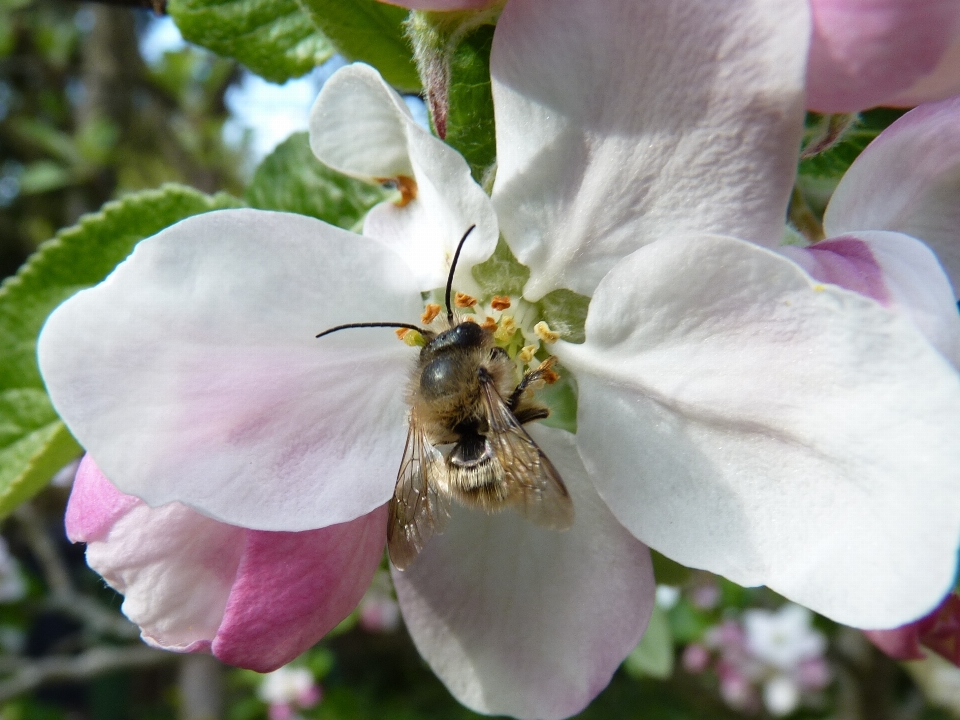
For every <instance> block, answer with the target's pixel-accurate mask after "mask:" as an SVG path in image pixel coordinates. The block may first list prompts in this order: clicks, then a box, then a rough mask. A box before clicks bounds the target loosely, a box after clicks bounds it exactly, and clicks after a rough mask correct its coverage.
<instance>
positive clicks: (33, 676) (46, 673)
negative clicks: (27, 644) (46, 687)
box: [0, 645, 178, 702]
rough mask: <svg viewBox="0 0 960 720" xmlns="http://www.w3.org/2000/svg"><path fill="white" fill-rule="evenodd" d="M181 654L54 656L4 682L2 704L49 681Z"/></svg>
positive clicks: (145, 650) (138, 650)
mask: <svg viewBox="0 0 960 720" xmlns="http://www.w3.org/2000/svg"><path fill="white" fill-rule="evenodd" d="M177 657H178V656H177V655H175V654H174V653H169V652H166V651H164V650H156V649H154V648H151V647H146V646H143V645H141V646H132V647H96V648H92V649H90V650H87V651H86V652H83V653H81V654H80V655H76V656H72V657H50V658H43V659H41V660H36V661H34V662H29V663H27V664H24V665H22V666H21V667H20V668H19V669H17V671H16V672H14V673H13V675H12V676H11V677H9V678H7V679H6V680H4V681H3V682H0V702H5V701H7V700H9V699H10V698H12V697H15V696H17V695H20V694H21V693H25V692H29V691H30V690H34V689H36V688H38V687H39V686H40V685H43V684H44V683H48V682H56V681H60V682H63V681H68V680H86V679H88V678H91V677H94V676H96V675H100V674H102V673H106V672H110V671H113V670H125V669H128V668H142V667H150V666H152V665H160V664H163V663H168V662H171V661H173V660H176V659H177Z"/></svg>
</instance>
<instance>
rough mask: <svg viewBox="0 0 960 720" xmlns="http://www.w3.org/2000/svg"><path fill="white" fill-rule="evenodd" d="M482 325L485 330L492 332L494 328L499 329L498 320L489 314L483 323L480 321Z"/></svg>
mask: <svg viewBox="0 0 960 720" xmlns="http://www.w3.org/2000/svg"><path fill="white" fill-rule="evenodd" d="M480 327H482V328H483V329H484V330H489V331H490V332H493V331H494V330H496V329H497V321H496V320H494V319H493V318H492V317H490V316H489V315H487V319H486V320H484V321H483V322H482V323H480Z"/></svg>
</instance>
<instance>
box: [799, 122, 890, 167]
mask: <svg viewBox="0 0 960 720" xmlns="http://www.w3.org/2000/svg"><path fill="white" fill-rule="evenodd" d="M903 113H904V111H903V110H893V109H890V108H877V109H875V110H869V111H867V112H865V113H861V115H860V118H859V120H858V121H857V123H856V124H855V125H854V126H853V127H852V128H851V129H850V130H848V131H847V132H846V133H844V135H843V137H842V138H841V139H840V141H839V142H837V144H836V145H834V146H833V147H831V148H830V149H829V150H826V151H824V152H822V153H820V154H819V155H814V156H813V157H811V158H807V159H806V160H803V161H801V162H800V166H799V169H798V172H799V174H800V175H803V176H807V177H812V178H830V179H834V180H837V179H839V178H841V177H842V176H843V174H844V173H845V172H846V171H847V168H849V167H850V165H852V164H853V161H854V160H856V159H857V156H858V155H860V153H861V152H863V149H864V148H865V147H866V146H867V145H869V144H870V143H871V142H872V141H873V139H874V138H875V137H877V135H879V134H880V133H881V132H882V131H883V130H884V129H885V128H886V127H888V126H889V125H890V124H891V123H892V122H893V121H894V120H896V119H897V118H899V117H900V116H901V115H903ZM819 122H820V116H818V115H816V114H815V113H809V114H808V116H807V134H808V135H809V134H811V133H812V132H813V131H814V129H815V127H816V125H817V124H818V123H819Z"/></svg>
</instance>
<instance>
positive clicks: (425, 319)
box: [420, 303, 440, 325]
mask: <svg viewBox="0 0 960 720" xmlns="http://www.w3.org/2000/svg"><path fill="white" fill-rule="evenodd" d="M439 314H440V306H439V305H437V304H436V303H428V304H427V308H426V310H424V311H423V315H421V316H420V322H422V323H423V324H424V325H429V324H430V323H432V322H433V320H434V318H435V317H437V315H439Z"/></svg>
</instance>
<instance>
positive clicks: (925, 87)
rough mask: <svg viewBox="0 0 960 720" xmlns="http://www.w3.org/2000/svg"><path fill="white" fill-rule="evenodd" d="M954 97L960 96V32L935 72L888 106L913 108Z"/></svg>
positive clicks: (955, 34)
mask: <svg viewBox="0 0 960 720" xmlns="http://www.w3.org/2000/svg"><path fill="white" fill-rule="evenodd" d="M954 95H960V30H958V32H955V33H954V36H953V44H952V45H951V46H950V47H949V48H947V50H946V52H944V54H943V56H942V57H941V58H940V63H939V64H938V65H937V67H936V68H935V69H934V70H933V72H931V73H930V74H929V75H927V76H926V77H924V78H922V79H921V80H919V81H917V82H916V83H915V84H914V85H913V87H911V88H909V89H908V90H906V91H904V92H902V93H900V94H899V95H897V96H896V97H895V98H893V99H892V100H890V101H889V102H888V103H886V104H888V105H892V106H894V107H913V106H914V105H921V104H923V103H926V102H933V101H935V100H943V99H944V98H949V97H953V96H954Z"/></svg>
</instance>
